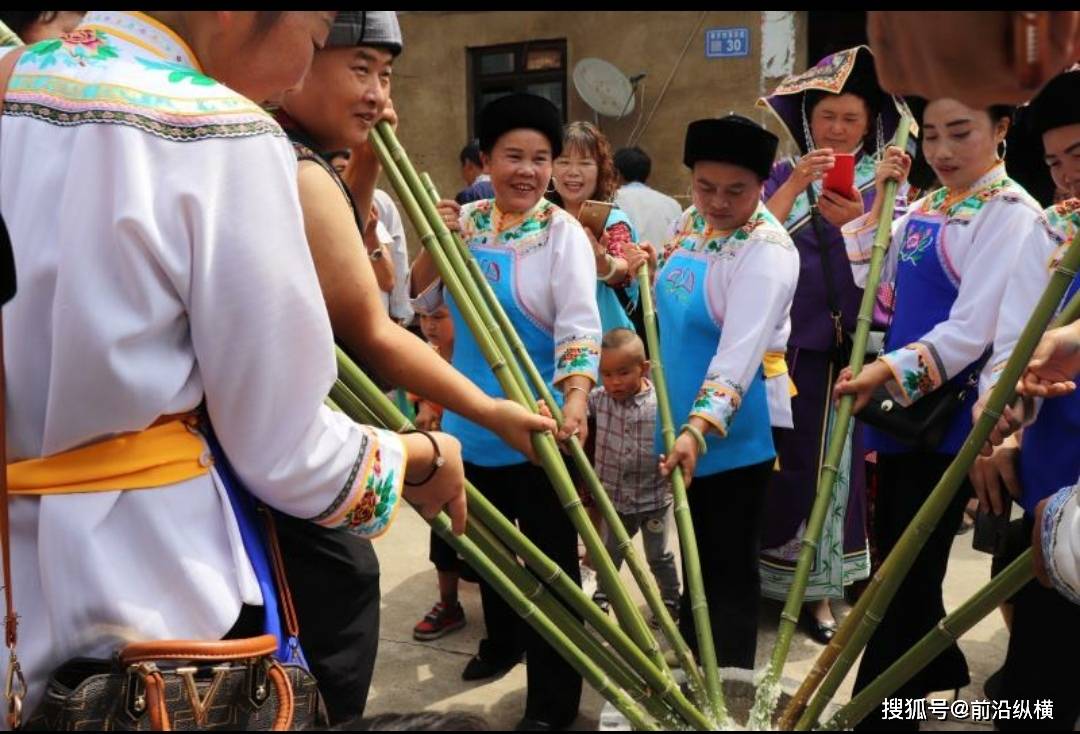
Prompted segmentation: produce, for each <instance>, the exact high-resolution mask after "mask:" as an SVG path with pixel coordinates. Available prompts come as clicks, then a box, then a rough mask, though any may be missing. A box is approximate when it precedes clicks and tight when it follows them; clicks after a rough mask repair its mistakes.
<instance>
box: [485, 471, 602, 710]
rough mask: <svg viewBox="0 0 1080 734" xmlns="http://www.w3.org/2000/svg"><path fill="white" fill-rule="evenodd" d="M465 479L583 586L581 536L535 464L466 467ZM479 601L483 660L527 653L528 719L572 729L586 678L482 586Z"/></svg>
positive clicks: (500, 660) (504, 659)
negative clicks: (484, 633) (484, 630)
mask: <svg viewBox="0 0 1080 734" xmlns="http://www.w3.org/2000/svg"><path fill="white" fill-rule="evenodd" d="M465 474H466V476H467V477H468V478H469V479H470V480H471V481H472V483H473V484H474V485H475V486H476V488H477V489H478V490H479V491H480V492H481V493H482V494H483V495H484V496H485V497H487V498H488V499H489V500H490V501H491V502H492V504H494V505H495V507H497V508H498V509H499V510H500V511H501V512H502V513H503V514H504V515H506V517H507V519H509V520H510V521H511V522H514V521H516V522H517V524H518V526H519V527H520V528H521V531H522V532H523V533H524V534H525V535H527V536H528V537H529V538H530V539H531V540H532V541H533V542H534V543H536V545H537V546H539V548H540V550H542V551H543V552H544V553H546V554H547V555H548V556H549V557H550V558H551V559H552V560H553V561H555V563H557V564H558V565H559V567H560V568H561V569H562V570H563V571H565V572H566V573H567V574H569V575H570V578H572V579H573V580H574V582H575V583H577V584H579V585H580V583H581V572H580V570H579V568H578V557H577V534H576V532H575V531H574V527H573V525H572V524H571V523H570V519H569V518H568V517H567V516H566V513H565V512H564V511H563V509H562V506H561V505H560V503H559V500H558V498H557V497H556V496H555V490H554V489H552V488H551V485H550V484H549V483H548V480H547V476H546V475H545V474H544V471H543V470H542V469H540V468H539V467H536V466H533V465H531V464H515V465H513V466H504V467H497V468H489V467H482V466H476V465H474V464H468V463H467V464H465ZM480 600H481V603H482V604H483V608H484V623H485V625H486V626H487V637H486V638H485V639H483V640H481V641H480V657H482V658H483V659H484V660H487V661H489V662H491V663H494V664H501V663H504V662H509V661H511V660H517V659H518V658H519V657H520V656H521V653H522V652H524V653H525V655H526V658H527V665H526V675H527V680H528V692H527V695H526V702H525V716H527V717H529V718H531V719H538V720H540V721H545V722H548V723H551V724H553V725H555V726H566V725H568V724H569V723H570V722H572V721H573V720H574V719H575V718H576V717H577V714H578V706H579V704H580V703H581V676H580V675H578V674H577V672H576V671H575V670H574V669H573V667H571V666H570V664H569V663H567V662H566V661H564V660H563V659H562V657H561V656H560V655H559V654H558V653H557V652H555V650H554V649H553V648H552V647H551V646H550V645H548V644H547V643H546V642H544V640H543V639H542V638H541V637H540V635H539V634H537V633H536V632H535V631H534V630H533V629H532V627H530V626H529V625H527V624H526V623H525V622H524V621H522V619H521V618H520V617H518V615H517V614H516V613H515V612H514V610H513V609H511V608H510V606H509V605H508V604H507V603H506V602H504V601H503V599H502V597H501V596H499V594H498V593H497V592H496V591H495V590H494V589H493V588H492V587H491V586H489V585H488V584H487V583H485V582H484V581H483V580H481V581H480Z"/></svg>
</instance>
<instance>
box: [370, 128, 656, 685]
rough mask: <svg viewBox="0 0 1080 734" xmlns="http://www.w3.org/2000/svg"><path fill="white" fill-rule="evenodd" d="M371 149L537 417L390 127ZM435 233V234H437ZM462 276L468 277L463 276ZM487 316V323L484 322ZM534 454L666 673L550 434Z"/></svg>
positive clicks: (484, 348) (617, 601)
mask: <svg viewBox="0 0 1080 734" xmlns="http://www.w3.org/2000/svg"><path fill="white" fill-rule="evenodd" d="M370 139H371V141H372V146H373V148H374V149H375V152H376V155H378V157H379V159H380V161H381V162H382V165H383V169H384V171H385V173H386V174H387V177H388V178H389V179H390V182H391V185H392V186H393V187H394V190H395V192H396V193H397V194H398V198H399V199H400V200H401V203H402V204H403V205H404V207H405V209H406V211H407V213H408V215H409V218H410V219H411V220H412V222H413V224H414V226H415V227H416V228H417V230H418V231H419V232H420V233H421V240H422V242H423V243H424V246H425V247H426V248H428V251H429V252H430V253H431V255H432V257H433V258H434V260H435V264H436V267H437V268H438V270H439V273H440V275H441V276H442V278H443V281H444V283H445V284H446V285H447V287H448V288H449V289H450V293H451V295H452V296H453V297H454V300H455V303H456V304H457V305H458V307H459V308H460V309H461V311H462V316H463V317H464V318H465V321H466V323H467V324H468V326H469V329H470V331H471V332H472V334H473V336H474V337H475V338H476V341H477V344H478V346H479V347H480V350H481V352H482V353H483V355H484V358H485V359H486V360H487V361H488V363H489V365H491V367H492V369H493V371H494V373H495V376H496V378H497V379H498V380H499V384H500V386H501V387H502V389H503V391H504V392H505V393H506V395H507V397H509V398H510V399H511V400H513V401H514V402H517V403H519V404H520V405H523V406H524V407H526V408H528V409H531V410H533V411H536V410H537V405H536V401H535V398H534V397H533V395H532V394H531V393H530V392H529V391H528V389H527V385H525V384H523V382H524V378H523V377H522V376H521V373H520V370H517V372H516V374H515V369H514V368H515V367H517V365H516V362H513V356H512V355H511V354H509V353H507V352H501V351H500V350H499V348H498V346H497V341H496V340H497V339H498V336H499V330H498V327H497V326H496V325H495V324H494V321H493V319H492V318H491V314H490V312H488V311H487V309H482V305H483V299H482V298H480V297H479V295H478V294H477V293H476V285H475V284H474V283H473V282H472V280H471V279H470V278H467V272H468V271H467V269H457V268H455V267H454V266H453V265H452V260H450V259H448V254H449V256H450V258H452V257H453V255H454V254H457V253H456V251H455V250H454V246H453V243H452V239H451V237H450V233H449V230H448V229H447V228H446V225H445V223H444V222H443V221H442V218H441V217H440V216H439V214H438V211H437V210H436V209H435V206H434V204H433V203H432V202H431V201H430V200H429V199H428V197H427V195H426V193H425V192H424V189H423V185H422V184H421V183H420V181H419V176H418V175H417V173H416V171H415V169H413V167H412V164H411V163H410V162H409V160H408V157H407V155H406V154H405V151H404V149H403V148H402V147H401V145H400V143H398V142H397V139H396V136H395V135H394V133H393V130H392V129H391V128H390V126H389V125H388V124H386V123H380V124H379V125H378V126H376V129H375V130H373V131H372V134H371V137H370ZM436 233H437V234H436ZM462 270H464V272H462ZM485 316H486V317H487V318H485ZM533 446H534V448H535V449H536V452H537V454H538V456H539V457H540V459H541V463H542V465H543V467H544V470H545V471H546V472H547V474H548V478H549V479H550V480H551V483H552V486H553V488H554V489H555V492H556V494H557V495H558V497H559V500H560V502H561V503H562V505H563V509H564V510H565V511H566V512H567V514H568V515H569V517H570V521H571V523H572V524H573V525H574V528H575V529H576V530H577V532H578V534H579V535H580V536H581V537H582V539H583V540H584V542H585V547H586V548H587V549H588V551H589V556H590V557H591V558H592V559H593V561H594V563H595V564H596V565H597V569H596V570H597V575H598V576H599V578H600V580H601V583H602V584H603V586H604V588H605V590H607V591H608V592H609V598H610V600H611V605H612V607H613V608H614V609H615V613H616V617H617V618H618V619H619V621H620V623H621V624H622V625H623V627H624V628H625V629H626V630H627V631H628V632H629V633H630V636H631V638H632V639H633V640H634V642H635V643H636V644H637V645H638V646H639V647H641V649H642V650H644V651H645V653H646V654H647V655H648V656H649V657H650V658H651V659H652V660H653V663H654V664H655V665H656V666H657V667H659V668H661V669H662V670H667V668H666V664H665V663H664V659H663V656H662V655H661V654H660V648H659V646H658V645H657V643H656V640H655V638H654V637H653V636H652V634H651V633H650V632H649V630H648V627H647V626H646V624H645V621H644V619H643V618H642V616H641V612H640V611H639V610H638V609H637V606H636V605H635V604H634V603H633V602H632V600H631V599H630V596H629V594H627V593H626V590H625V589H624V588H623V587H622V585H621V584H620V583H619V578H618V572H617V571H616V570H615V565H614V564H613V563H612V562H611V557H610V556H609V555H608V553H607V550H606V549H605V548H604V545H603V543H602V542H601V541H600V537H599V535H598V534H597V532H596V528H594V527H593V525H592V522H591V521H590V520H589V517H588V515H587V514H586V513H585V510H584V508H583V506H582V504H581V498H580V497H578V494H577V490H576V489H575V487H574V484H573V481H572V480H571V478H570V474H569V472H568V471H567V469H566V465H565V464H564V463H563V460H562V456H561V453H560V452H559V449H558V445H557V444H556V442H555V439H554V437H553V436H551V435H550V434H542V435H539V434H536V435H534V436H533Z"/></svg>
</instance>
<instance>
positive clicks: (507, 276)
mask: <svg viewBox="0 0 1080 734" xmlns="http://www.w3.org/2000/svg"><path fill="white" fill-rule="evenodd" d="M478 127H479V133H480V135H479V137H480V150H481V151H482V156H483V157H484V162H485V164H486V165H487V166H488V167H489V168H490V171H491V184H492V186H493V187H494V189H495V198H494V199H484V200H481V201H475V202H472V203H470V204H466V205H465V206H464V207H461V206H459V205H458V204H457V203H456V202H452V201H443V202H440V211H441V213H442V216H443V219H444V220H445V221H446V223H447V225H448V226H449V227H450V228H452V229H455V230H458V231H460V233H461V236H462V239H463V240H464V242H465V244H466V246H468V248H469V250H470V251H471V252H472V254H473V256H474V257H476V259H477V260H478V262H479V264H480V268H481V270H482V271H483V273H484V275H485V276H486V277H487V279H488V281H489V282H490V283H491V287H492V289H493V290H494V291H495V295H496V297H497V298H498V299H499V302H500V303H501V304H502V306H503V308H504V309H505V310H506V312H507V315H508V317H509V318H510V321H511V322H512V323H513V325H514V328H515V330H516V331H517V333H518V336H520V337H521V340H522V342H523V343H524V344H525V348H526V349H527V350H528V352H529V355H530V356H531V357H532V359H533V361H534V362H535V363H536V366H537V369H538V370H539V371H540V374H541V375H543V376H544V379H546V380H547V381H548V382H549V384H551V385H552V386H553V387H554V388H557V389H553V390H552V393H553V394H554V395H555V397H556V399H559V397H560V396H561V397H562V398H563V399H564V400H565V404H564V405H563V414H564V416H565V423H564V424H563V428H562V431H561V435H560V437H561V438H565V437H567V436H569V435H571V434H573V433H576V434H577V435H578V436H579V437H580V438H581V440H582V441H584V440H585V432H586V430H587V429H586V411H587V398H588V394H589V390H590V388H591V387H592V385H593V384H594V383H595V382H596V374H597V368H598V366H599V361H600V313H599V311H598V309H597V305H596V262H595V257H594V255H593V250H592V247H591V246H590V244H589V240H588V238H587V237H586V235H585V231H584V230H583V229H582V227H581V225H580V224H578V222H577V220H576V219H574V218H573V217H571V216H570V215H569V214H567V213H566V212H565V211H563V210H562V209H560V208H559V207H557V206H555V205H554V204H552V203H551V202H549V201H547V200H546V199H544V198H543V195H544V191H545V190H546V189H547V187H548V183H549V181H550V179H551V170H552V161H553V160H554V158H555V157H557V156H558V155H559V153H560V151H561V148H562V139H563V131H562V119H561V117H560V115H559V112H558V110H557V109H556V108H555V106H554V105H553V104H551V102H549V101H547V100H546V99H544V98H542V97H537V96H535V95H530V94H512V95H508V96H506V97H501V98H499V99H497V100H495V101H494V102H491V103H490V104H488V105H487V106H486V107H485V108H484V109H483V111H482V112H481V114H480V120H479V125H478ZM436 275H437V273H436V271H435V268H434V266H433V264H432V261H431V258H430V256H428V255H427V254H426V253H424V254H423V255H421V256H420V257H419V258H417V260H416V262H415V263H414V264H413V270H412V283H413V289H414V292H418V293H420V296H419V297H418V298H417V299H416V307H417V310H418V311H419V312H420V313H430V312H431V311H432V310H433V309H434V308H436V307H437V306H438V305H439V304H441V303H442V302H443V300H444V294H443V287H442V283H441V281H440V280H438V278H437V277H436ZM445 300H446V302H447V304H448V305H449V306H450V313H451V316H452V317H453V319H454V334H455V336H454V357H453V365H454V367H455V368H457V369H458V370H460V371H461V372H462V373H464V374H465V375H466V376H467V377H469V379H471V380H472V381H473V382H475V383H476V384H477V385H479V386H480V387H481V388H482V389H483V390H484V391H485V392H487V393H488V394H490V395H495V396H500V397H501V396H502V395H503V392H502V390H501V388H500V387H499V384H498V382H497V381H496V379H495V377H494V376H493V375H492V372H491V369H490V368H489V367H488V365H487V363H486V362H485V360H484V358H483V356H482V354H481V352H480V349H479V347H478V345H477V343H476V340H475V339H474V338H473V335H472V333H471V331H470V330H469V327H468V325H467V324H466V323H465V321H464V320H463V319H462V317H461V312H460V311H459V310H458V308H457V306H456V304H455V303H454V302H453V299H452V298H450V297H449V296H448V295H447V296H446V297H445ZM443 429H444V430H445V431H447V432H448V433H451V434H453V435H455V436H457V437H458V438H460V439H461V443H462V455H463V456H464V458H465V462H466V463H465V472H466V474H467V475H468V477H469V479H470V480H472V482H473V484H475V485H476V487H477V489H479V490H480V491H481V492H483V493H484V494H485V495H486V496H487V497H488V498H489V499H491V501H492V502H493V503H494V504H495V505H496V506H497V507H499V508H500V509H501V510H502V511H503V513H505V514H506V516H507V517H508V518H510V519H511V520H517V521H518V523H519V524H520V526H521V529H522V531H523V532H524V533H525V534H526V535H528V536H529V537H530V538H532V539H533V540H534V541H535V542H536V544H537V545H539V546H540V548H541V549H543V550H544V551H545V552H546V553H547V554H548V555H549V556H551V558H552V559H553V560H554V561H555V562H556V563H558V564H559V565H560V566H561V567H562V569H563V571H565V572H566V573H567V574H569V575H570V577H571V578H572V579H573V580H574V582H575V583H580V571H579V566H578V561H577V535H576V534H575V532H574V529H573V526H572V525H571V524H570V520H569V518H568V517H567V516H566V514H565V513H564V512H563V509H562V507H561V506H560V504H559V502H558V499H557V498H556V495H555V492H554V490H552V488H551V487H550V486H549V484H548V481H547V477H546V476H545V474H544V473H543V471H542V470H541V469H539V468H538V467H536V466H533V465H530V464H528V463H526V461H525V456H524V455H523V454H521V453H520V452H518V451H515V450H514V449H513V448H512V447H510V446H508V445H506V444H505V443H504V442H503V441H501V440H500V439H499V438H498V437H497V436H495V435H494V434H493V433H491V432H490V431H488V430H486V429H484V428H481V427H480V426H478V425H477V424H475V423H473V422H472V421H469V420H466V419H465V418H463V417H462V416H460V415H458V414H457V413H454V412H453V411H451V410H447V411H446V413H445V414H444V417H443ZM480 591H481V595H482V598H483V603H484V618H485V622H486V625H487V638H486V639H484V640H482V641H481V643H480V650H479V652H478V654H477V655H476V656H475V657H474V658H473V659H472V660H471V661H470V662H469V664H468V665H467V666H466V668H465V671H464V673H463V677H464V678H465V679H466V680H478V679H481V678H488V677H491V676H494V675H498V674H500V673H501V672H503V671H505V670H506V669H508V668H510V667H512V666H513V665H515V664H516V663H517V662H518V661H519V660H520V659H521V654H522V652H523V648H524V652H525V653H526V655H527V657H528V681H529V683H528V695H527V700H526V704H525V717H524V719H522V721H521V724H520V725H519V727H521V728H526V729H532V728H537V727H547V728H551V727H555V728H562V727H566V726H569V725H570V723H571V722H572V721H573V720H574V718H575V717H576V716H577V711H578V704H579V702H580V698H581V677H580V676H579V675H578V674H577V673H576V672H574V670H573V668H571V667H570V666H569V665H568V664H567V663H566V662H565V661H564V660H563V659H562V658H561V657H560V656H559V655H558V654H557V653H555V651H554V650H553V649H552V648H551V647H550V646H548V645H547V644H546V643H544V642H543V641H542V640H541V639H540V638H539V636H537V635H536V634H535V633H534V632H532V631H531V628H527V627H526V626H525V625H524V623H523V622H522V621H521V620H520V619H519V618H518V617H517V615H516V614H515V613H514V612H513V611H512V610H511V609H510V607H509V606H508V605H507V604H506V603H505V602H504V601H503V600H502V599H501V598H499V597H498V595H496V594H495V592H494V591H493V590H492V589H491V588H490V587H488V586H487V585H486V584H483V583H481V585H480Z"/></svg>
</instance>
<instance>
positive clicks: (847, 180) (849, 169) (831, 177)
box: [821, 153, 855, 199]
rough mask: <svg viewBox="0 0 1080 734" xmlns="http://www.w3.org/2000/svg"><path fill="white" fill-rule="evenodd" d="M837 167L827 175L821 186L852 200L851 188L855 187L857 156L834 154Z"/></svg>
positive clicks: (831, 169)
mask: <svg viewBox="0 0 1080 734" xmlns="http://www.w3.org/2000/svg"><path fill="white" fill-rule="evenodd" d="M833 158H835V159H836V165H834V166H833V167H832V168H830V169H829V170H828V171H827V172H826V173H825V178H824V179H823V180H822V182H821V185H822V186H823V187H824V188H826V189H828V190H829V191H833V192H835V193H837V194H840V195H841V196H843V197H844V198H845V199H850V198H851V187H852V186H854V185H855V154H854V153H834V154H833Z"/></svg>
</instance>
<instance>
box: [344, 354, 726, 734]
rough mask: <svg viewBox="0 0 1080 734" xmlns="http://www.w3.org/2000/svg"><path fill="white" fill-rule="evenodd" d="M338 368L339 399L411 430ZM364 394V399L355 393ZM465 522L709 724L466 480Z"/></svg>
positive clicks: (347, 364)
mask: <svg viewBox="0 0 1080 734" xmlns="http://www.w3.org/2000/svg"><path fill="white" fill-rule="evenodd" d="M337 355H338V371H339V375H340V380H339V382H340V383H341V389H342V390H344V391H347V392H348V393H349V394H350V395H352V396H353V399H352V400H348V399H345V400H344V402H346V404H349V405H353V404H354V402H359V401H363V402H364V405H365V410H366V413H364V414H359V413H358V414H357V415H364V416H366V417H371V418H373V420H371V421H370V422H372V423H373V424H375V425H382V426H384V427H387V428H390V429H391V430H394V431H396V432H402V431H407V430H410V429H411V428H412V427H413V426H412V424H411V423H410V422H409V421H408V420H406V419H405V417H404V416H402V415H401V413H400V412H399V411H398V410H397V407H396V406H395V405H394V404H393V402H391V401H390V400H389V398H387V397H386V396H385V395H384V394H383V393H382V392H381V391H379V389H378V387H377V386H376V385H375V383H374V382H372V381H371V378H369V377H368V376H367V375H366V374H364V372H363V371H362V370H360V368H359V367H357V366H356V364H355V363H354V362H352V360H351V359H349V357H348V355H347V354H345V353H344V352H343V351H341V350H340V349H339V350H338V353H337ZM355 396H363V397H355ZM466 492H467V497H468V506H469V513H470V523H474V522H475V523H477V524H482V525H484V526H485V527H487V528H488V529H490V531H491V532H493V533H494V534H495V535H496V537H498V538H499V540H500V541H502V542H503V543H505V544H506V545H507V546H508V547H509V548H510V550H511V551H513V552H514V553H515V554H517V555H518V556H520V557H521V558H522V559H523V560H524V561H525V564H526V565H527V566H528V567H529V568H530V569H531V570H532V571H533V572H534V573H535V574H537V576H539V578H542V579H544V581H545V583H547V584H548V585H549V586H550V587H551V588H552V589H554V590H555V592H556V593H557V594H558V595H559V596H560V597H561V598H562V599H563V600H564V601H565V602H566V603H567V604H569V605H570V607H571V609H572V610H573V611H574V612H576V613H578V614H580V615H582V617H584V618H585V620H586V621H587V622H588V623H589V624H590V625H591V626H592V627H593V628H594V629H596V630H597V631H598V632H599V633H600V634H601V635H602V636H603V637H604V639H605V640H607V641H608V643H610V644H611V646H612V647H613V648H614V649H615V651H616V652H618V653H619V654H620V655H622V656H623V658H624V659H625V660H626V661H627V662H628V663H629V664H630V665H631V667H632V668H633V669H634V670H636V671H638V673H639V674H640V675H641V676H642V677H643V678H644V680H645V682H646V683H647V684H648V685H649V686H650V687H651V688H652V689H653V690H654V691H656V692H657V694H658V695H660V696H661V697H662V698H664V699H666V700H667V701H668V702H669V704H670V705H671V706H672V708H674V709H675V710H676V711H678V713H679V715H681V716H682V717H683V719H684V720H685V721H686V722H687V723H688V724H689V725H692V726H694V727H696V728H698V729H702V730H706V729H709V728H711V726H712V722H710V721H709V719H708V718H706V717H705V716H704V715H703V714H702V713H701V712H700V711H699V710H698V709H696V708H695V707H694V706H693V704H691V703H690V702H689V701H688V700H687V699H686V698H685V696H684V695H683V694H682V691H681V690H680V689H679V687H678V686H677V685H675V684H674V682H673V681H672V680H671V679H670V678H669V677H667V676H665V675H664V674H663V673H662V672H661V671H660V670H659V669H658V668H657V667H656V666H655V665H653V663H652V661H651V660H649V658H647V657H646V656H645V654H644V653H643V652H642V651H641V649H640V648H638V647H637V645H635V644H634V643H633V641H632V640H631V639H630V638H629V637H628V636H627V634H626V633H625V632H624V631H623V630H622V629H620V628H619V627H618V626H617V625H616V624H615V623H614V622H613V621H612V620H611V618H610V617H609V616H608V615H606V614H604V613H603V612H602V611H600V609H599V608H598V607H597V606H596V604H594V603H593V602H592V600H591V599H589V597H588V596H586V595H585V593H584V592H583V591H582V590H581V587H580V586H578V585H577V584H576V583H574V582H573V580H571V579H570V577H569V576H568V575H567V574H566V573H565V572H564V571H563V570H562V569H561V568H560V567H559V566H558V564H556V563H555V562H554V561H552V560H551V559H550V558H549V557H548V556H547V555H545V554H544V552H543V551H541V550H540V549H539V548H537V547H536V545H535V544H534V543H533V542H532V541H531V540H529V538H528V537H526V536H525V535H524V534H523V533H521V531H520V530H518V528H517V527H516V526H515V525H514V524H513V523H512V522H510V521H509V520H507V519H506V517H505V516H504V515H503V514H502V513H501V512H499V511H498V509H496V508H495V506H494V505H493V504H491V501H490V500H488V499H487V498H486V497H484V496H483V495H482V494H480V492H478V491H477V490H476V488H475V487H473V486H472V485H471V484H470V483H468V482H467V483H466Z"/></svg>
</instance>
